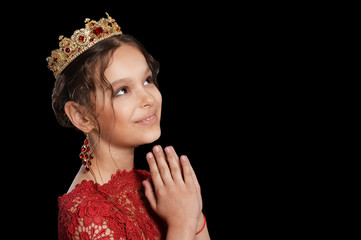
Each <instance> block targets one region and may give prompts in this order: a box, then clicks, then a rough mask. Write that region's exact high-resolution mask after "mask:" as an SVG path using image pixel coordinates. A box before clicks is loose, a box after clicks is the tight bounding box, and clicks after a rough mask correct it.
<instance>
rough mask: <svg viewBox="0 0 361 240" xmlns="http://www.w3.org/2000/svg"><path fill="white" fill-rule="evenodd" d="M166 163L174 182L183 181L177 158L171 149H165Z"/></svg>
mask: <svg viewBox="0 0 361 240" xmlns="http://www.w3.org/2000/svg"><path fill="white" fill-rule="evenodd" d="M164 150H165V152H166V155H167V161H168V164H169V168H170V171H171V174H172V178H173V180H174V181H183V177H182V171H181V165H180V162H179V157H178V155H177V153H176V152H175V150H174V148H173V147H171V146H170V147H166V148H165V149H164Z"/></svg>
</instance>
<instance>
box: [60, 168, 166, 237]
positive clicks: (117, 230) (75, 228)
mask: <svg viewBox="0 0 361 240" xmlns="http://www.w3.org/2000/svg"><path fill="white" fill-rule="evenodd" d="M149 177H150V173H149V172H147V171H143V170H135V169H133V170H131V171H129V172H127V171H125V170H124V171H120V170H118V171H117V173H116V174H114V175H112V178H111V180H110V181H109V182H108V183H106V184H104V185H101V186H100V185H99V184H95V183H94V182H93V181H87V180H83V181H82V182H81V183H80V184H78V185H77V186H76V187H75V189H73V190H72V191H71V192H70V193H67V194H64V195H63V196H62V197H59V201H58V202H59V216H58V237H59V239H61V240H64V239H87V240H88V239H102V240H104V239H164V238H165V235H166V225H165V223H164V222H163V221H162V220H161V219H160V218H159V217H158V216H157V215H156V214H155V213H154V212H153V211H152V210H151V208H150V206H149V204H148V201H147V200H146V198H145V196H144V188H143V186H142V181H143V180H145V179H147V178H149Z"/></svg>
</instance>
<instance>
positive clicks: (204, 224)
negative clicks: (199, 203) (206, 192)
mask: <svg viewBox="0 0 361 240" xmlns="http://www.w3.org/2000/svg"><path fill="white" fill-rule="evenodd" d="M202 214H203V213H202ZM203 217H204V223H203V227H202V229H201V230H199V231H198V232H197V233H196V235H198V234H199V233H201V232H202V231H203V229H204V227H205V226H206V223H207V220H206V216H204V214H203Z"/></svg>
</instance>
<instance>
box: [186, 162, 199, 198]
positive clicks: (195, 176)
mask: <svg viewBox="0 0 361 240" xmlns="http://www.w3.org/2000/svg"><path fill="white" fill-rule="evenodd" d="M189 166H190V169H191V172H192V177H193V181H194V184H195V186H196V188H197V190H198V191H199V192H200V190H201V187H200V185H199V182H198V178H197V175H196V173H195V172H194V169H193V167H192V165H191V164H189Z"/></svg>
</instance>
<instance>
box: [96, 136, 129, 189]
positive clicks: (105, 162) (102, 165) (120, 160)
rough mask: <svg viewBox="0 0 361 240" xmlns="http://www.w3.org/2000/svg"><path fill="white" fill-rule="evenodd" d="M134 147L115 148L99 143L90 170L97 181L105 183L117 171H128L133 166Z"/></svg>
mask: <svg viewBox="0 0 361 240" xmlns="http://www.w3.org/2000/svg"><path fill="white" fill-rule="evenodd" d="M134 149H135V147H134V146H133V147H129V146H126V147H115V146H113V145H109V143H104V142H102V141H100V142H99V144H98V146H96V148H95V149H93V150H94V156H95V157H94V159H93V160H92V165H91V169H92V171H93V173H94V174H95V177H96V179H97V181H98V182H99V183H101V184H104V183H107V182H108V181H109V180H110V179H111V176H112V174H114V173H116V171H117V170H118V169H120V170H126V171H130V170H132V169H133V166H134Z"/></svg>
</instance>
